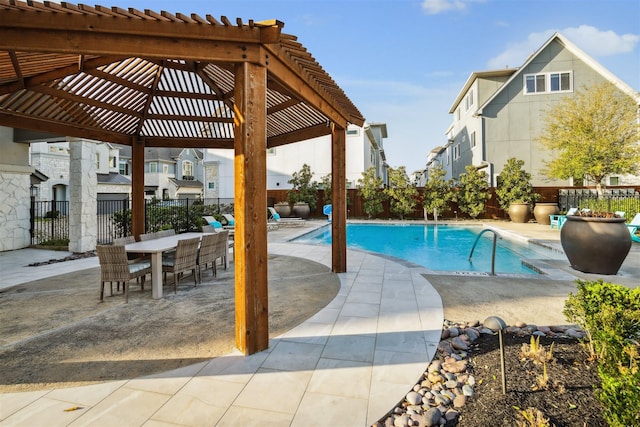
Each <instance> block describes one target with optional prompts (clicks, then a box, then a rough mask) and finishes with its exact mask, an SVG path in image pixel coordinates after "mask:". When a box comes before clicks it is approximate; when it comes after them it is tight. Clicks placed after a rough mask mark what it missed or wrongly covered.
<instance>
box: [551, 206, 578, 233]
mask: <svg viewBox="0 0 640 427" xmlns="http://www.w3.org/2000/svg"><path fill="white" fill-rule="evenodd" d="M576 212H578V208H571V209H569V210H568V211H567V215H575V214H576ZM567 215H557V214H556V215H549V219H550V220H551V224H550V225H551V228H557V229H558V230H559V229H561V228H562V225H563V224H564V222H565V221H566V220H567Z"/></svg>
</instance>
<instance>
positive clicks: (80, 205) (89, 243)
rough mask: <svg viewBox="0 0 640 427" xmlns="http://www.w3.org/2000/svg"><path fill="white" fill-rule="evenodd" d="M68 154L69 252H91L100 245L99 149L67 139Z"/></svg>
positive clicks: (86, 143) (77, 140) (73, 139)
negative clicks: (69, 161) (97, 158)
mask: <svg viewBox="0 0 640 427" xmlns="http://www.w3.org/2000/svg"><path fill="white" fill-rule="evenodd" d="M67 140H68V141H69V155H70V160H71V164H70V167H69V251H71V252H74V253H81V252H88V251H92V250H94V249H95V248H96V242H97V231H98V221H97V209H98V202H97V195H98V180H97V177H96V146H95V143H94V142H90V141H86V140H82V139H77V138H68V139H67Z"/></svg>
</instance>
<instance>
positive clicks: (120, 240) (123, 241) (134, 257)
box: [112, 236, 151, 291]
mask: <svg viewBox="0 0 640 427" xmlns="http://www.w3.org/2000/svg"><path fill="white" fill-rule="evenodd" d="M135 241H136V238H135V237H133V236H125V237H116V238H115V239H113V243H112V244H113V245H122V246H124V245H128V244H129V243H135ZM127 259H128V260H129V262H134V261H144V260H146V261H149V262H151V259H150V257H149V256H148V255H145V254H136V253H133V252H127ZM139 281H140V277H136V282H139ZM116 290H118V291H119V290H120V283H119V282H118V284H117V285H116Z"/></svg>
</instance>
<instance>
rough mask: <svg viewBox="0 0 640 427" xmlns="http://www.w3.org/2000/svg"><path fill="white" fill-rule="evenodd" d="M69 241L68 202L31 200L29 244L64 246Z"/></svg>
mask: <svg viewBox="0 0 640 427" xmlns="http://www.w3.org/2000/svg"><path fill="white" fill-rule="evenodd" d="M68 243H69V202H58V201H55V200H51V201H48V202H36V201H34V200H32V201H31V244H32V245H52V246H64V245H66V244H68Z"/></svg>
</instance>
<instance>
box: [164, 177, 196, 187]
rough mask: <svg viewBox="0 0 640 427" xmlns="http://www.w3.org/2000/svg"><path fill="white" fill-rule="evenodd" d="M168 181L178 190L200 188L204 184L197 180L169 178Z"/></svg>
mask: <svg viewBox="0 0 640 427" xmlns="http://www.w3.org/2000/svg"><path fill="white" fill-rule="evenodd" d="M169 181H171V182H173V184H174V185H175V186H176V187H178V188H202V187H203V185H204V184H202V182H200V181H198V180H195V179H193V180H187V179H175V178H169Z"/></svg>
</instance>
